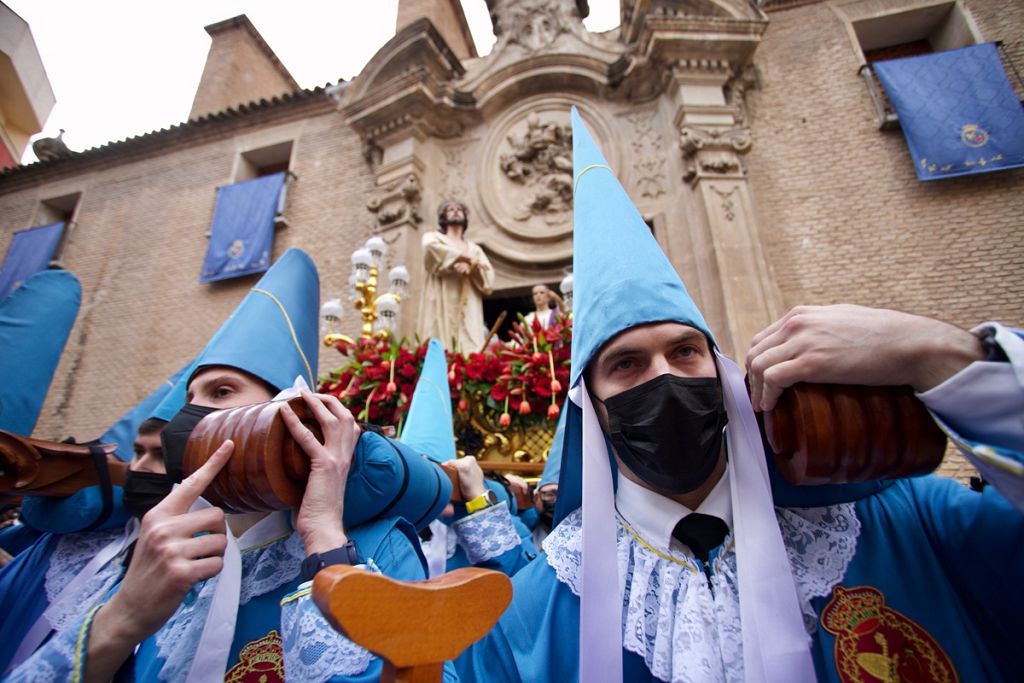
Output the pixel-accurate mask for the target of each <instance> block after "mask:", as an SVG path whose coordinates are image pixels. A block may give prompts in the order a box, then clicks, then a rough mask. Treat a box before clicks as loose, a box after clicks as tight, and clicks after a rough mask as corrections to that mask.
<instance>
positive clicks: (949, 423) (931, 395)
mask: <svg viewBox="0 0 1024 683" xmlns="http://www.w3.org/2000/svg"><path fill="white" fill-rule="evenodd" d="M983 327H993V328H996V337H995V339H996V343H997V344H998V345H999V346H1000V347H1001V348H1002V349H1003V351H1004V353H1005V354H1006V356H1007V358H1008V359H1009V361H1008V362H1006V361H1003V362H996V361H977V362H975V363H971V364H970V365H968V366H967V367H966V368H964V369H963V370H961V371H960V372H958V373H957V374H955V375H953V376H952V377H950V378H949V379H947V380H946V381H945V382H943V383H942V384H940V385H939V386H937V387H935V388H933V389H931V390H929V391H926V392H924V393H920V394H918V398H920V399H921V400H922V401H923V402H924V404H925V405H926V406H928V409H929V410H930V411H931V412H932V415H933V416H934V417H935V421H936V422H937V423H938V425H939V426H940V427H941V428H942V429H943V431H945V432H946V435H947V436H948V437H949V438H950V440H951V441H952V442H953V443H954V444H956V446H957V447H958V448H959V449H960V451H961V452H963V454H964V456H965V457H966V458H967V459H968V460H969V461H970V462H971V464H973V465H974V466H975V467H976V468H977V469H978V472H979V473H980V474H981V476H982V477H983V478H984V479H985V480H986V481H988V482H989V483H990V484H992V485H993V486H995V487H996V489H998V490H999V491H1000V492H1001V493H1002V494H1003V496H1005V497H1006V499H1007V500H1009V501H1010V502H1011V503H1012V504H1013V505H1014V506H1016V507H1017V509H1019V510H1021V511H1022V512H1024V419H1021V416H1022V415H1024V340H1022V339H1021V337H1020V335H1021V333H1020V332H1015V331H1011V330H1009V329H1007V328H1005V327H1002V326H1001V325H997V324H995V323H986V324H985V325H984V326H983Z"/></svg>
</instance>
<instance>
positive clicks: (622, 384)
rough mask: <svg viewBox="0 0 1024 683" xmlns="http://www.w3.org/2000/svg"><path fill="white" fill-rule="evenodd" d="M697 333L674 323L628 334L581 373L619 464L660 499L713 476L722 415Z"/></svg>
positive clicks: (708, 357) (709, 358) (710, 361)
mask: <svg viewBox="0 0 1024 683" xmlns="http://www.w3.org/2000/svg"><path fill="white" fill-rule="evenodd" d="M717 377H718V373H717V370H716V368H715V362H714V356H713V355H712V350H711V348H710V346H709V344H708V340H707V337H706V336H705V335H704V333H703V332H701V331H700V330H697V329H695V328H693V327H690V326H688V325H683V324H681V323H672V322H667V323H654V324H649V325H639V326H637V327H633V328H630V329H628V330H626V331H624V332H622V333H620V334H619V335H618V336H616V337H614V338H613V339H612V340H611V341H609V342H608V343H607V344H606V345H605V347H604V348H602V349H601V351H600V353H599V354H598V355H597V357H596V358H595V359H594V360H593V361H591V363H590V365H589V367H588V371H587V388H588V389H589V391H590V394H591V398H592V399H594V402H595V403H594V405H595V408H597V411H598V415H599V417H600V418H601V423H602V427H603V428H604V430H605V433H606V434H608V437H609V440H610V441H611V442H612V445H613V446H614V448H615V452H616V455H617V456H618V457H619V459H620V460H621V462H622V464H623V465H624V466H625V468H627V469H628V470H629V471H630V472H631V473H632V474H633V475H634V476H636V477H637V478H638V479H639V480H640V481H641V482H645V483H646V484H648V485H649V486H650V487H651V488H654V489H656V490H658V491H661V492H663V493H669V494H673V493H688V492H690V491H693V490H695V489H696V488H698V487H699V486H700V485H701V484H702V483H703V482H704V481H705V480H707V478H708V477H709V476H710V475H711V473H712V472H713V471H714V469H715V466H716V464H717V462H718V458H719V454H720V453H721V443H722V428H723V427H724V425H725V420H726V417H725V409H724V406H723V402H722V390H721V386H720V384H719V381H718V379H717Z"/></svg>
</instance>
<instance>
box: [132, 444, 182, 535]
mask: <svg viewBox="0 0 1024 683" xmlns="http://www.w3.org/2000/svg"><path fill="white" fill-rule="evenodd" d="M133 445H134V449H135V457H134V458H132V462H131V464H130V465H129V466H128V472H127V473H126V474H125V481H124V496H123V498H122V501H123V502H124V506H125V509H127V510H128V514H130V515H132V516H133V517H139V518H141V517H142V516H143V515H145V514H146V513H147V512H149V511H150V510H151V509H152V508H153V506H155V505H156V504H157V503H159V502H160V501H161V500H163V499H164V496H166V495H167V494H168V493H170V492H171V487H172V486H174V482H173V481H171V479H170V477H168V476H167V468H166V466H165V465H164V455H163V446H162V444H161V443H160V432H159V431H153V432H149V433H147V434H141V433H140V434H139V435H138V436H137V437H136V438H135V443H134V444H133Z"/></svg>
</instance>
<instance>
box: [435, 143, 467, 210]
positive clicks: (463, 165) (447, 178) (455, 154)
mask: <svg viewBox="0 0 1024 683" xmlns="http://www.w3.org/2000/svg"><path fill="white" fill-rule="evenodd" d="M469 147H470V143H469V142H458V143H455V144H452V145H448V146H446V147H442V148H441V162H442V163H441V183H440V186H439V189H440V191H441V195H440V196H441V198H443V199H459V200H460V201H466V197H468V196H469V183H468V181H467V179H466V177H467V173H466V171H467V166H468V165H469V163H470V162H469V159H468V156H469V155H468V154H467V151H468V150H469Z"/></svg>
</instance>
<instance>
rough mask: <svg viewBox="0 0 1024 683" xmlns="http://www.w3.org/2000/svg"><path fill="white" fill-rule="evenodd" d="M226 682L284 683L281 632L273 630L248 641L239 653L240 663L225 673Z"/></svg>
mask: <svg viewBox="0 0 1024 683" xmlns="http://www.w3.org/2000/svg"><path fill="white" fill-rule="evenodd" d="M224 683H284V649H283V648H282V647H281V634H280V633H278V632H277V631H271V632H270V633H268V634H267V635H265V636H263V637H262V638H260V639H259V640H254V641H252V642H250V643H247V644H246V645H245V647H243V648H242V649H241V650H240V651H239V653H238V663H237V664H235V665H234V666H233V667H231V668H230V669H229V670H228V672H227V673H226V674H224Z"/></svg>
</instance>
